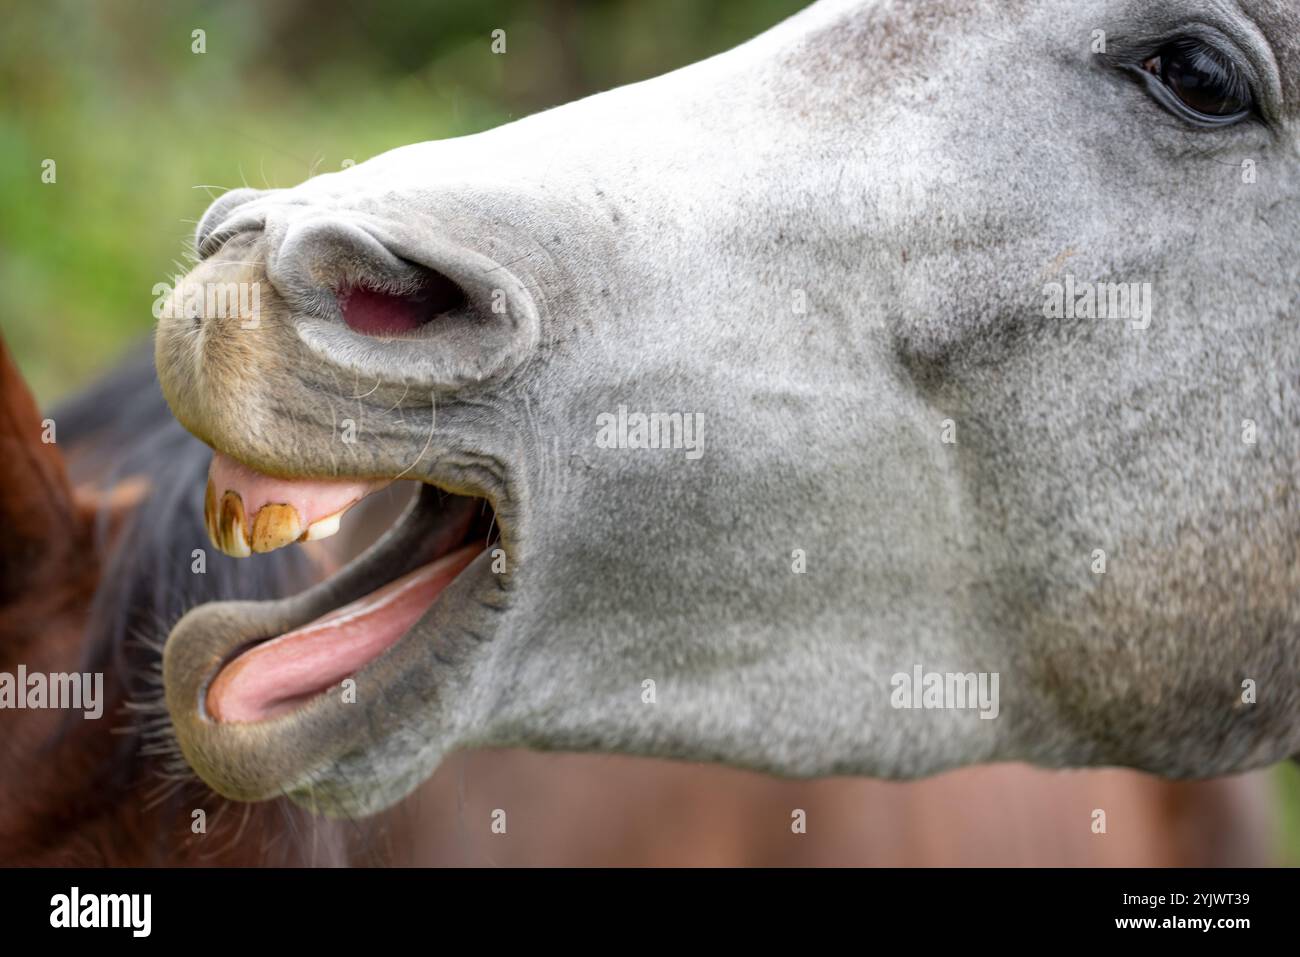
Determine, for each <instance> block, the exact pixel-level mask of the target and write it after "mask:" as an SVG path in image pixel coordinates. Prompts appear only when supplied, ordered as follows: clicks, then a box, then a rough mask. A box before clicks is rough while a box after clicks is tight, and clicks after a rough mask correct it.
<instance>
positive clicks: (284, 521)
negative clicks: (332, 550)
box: [203, 480, 346, 558]
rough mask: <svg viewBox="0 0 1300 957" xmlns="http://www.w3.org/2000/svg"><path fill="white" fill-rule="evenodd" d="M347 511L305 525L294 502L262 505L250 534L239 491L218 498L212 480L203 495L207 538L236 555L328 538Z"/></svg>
mask: <svg viewBox="0 0 1300 957" xmlns="http://www.w3.org/2000/svg"><path fill="white" fill-rule="evenodd" d="M344 511H346V510H345V509H341V510H339V511H338V512H335V513H334V514H333V515H327V516H325V517H324V518H321V519H317V520H316V521H315V522H312V523H311V525H309V526H307V527H306V528H304V527H303V524H302V517H301V516H300V515H299V514H298V510H297V509H296V508H294V507H293V506H292V505H282V504H270V505H263V506H262V507H261V508H260V509H258V510H257V514H256V515H255V516H253V528H252V533H251V535H250V533H249V530H248V523H247V519H246V516H245V515H244V500H243V499H242V498H241V497H240V495H239V493H238V492H232V491H226V492H224V493H223V494H222V495H221V496H220V498H218V497H217V490H216V487H215V486H214V485H213V484H212V481H211V480H209V481H208V487H207V490H206V492H205V493H204V497H203V522H204V525H205V526H206V527H207V530H208V538H210V539H212V544H213V545H215V546H216V547H217V548H218V549H219V550H220V551H222V552H224V553H225V554H227V555H231V556H233V557H235V558H247V557H248V556H249V555H251V554H253V553H254V552H258V553H261V552H273V551H275V550H276V549H277V548H283V547H284V546H285V545H288V544H291V543H292V542H314V541H316V540H318V539H321V538H329V537H330V536H331V535H333V534H334V533H335V532H337V531H338V530H339V521H340V519H342V517H343V512H344Z"/></svg>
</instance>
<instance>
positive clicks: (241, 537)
mask: <svg viewBox="0 0 1300 957" xmlns="http://www.w3.org/2000/svg"><path fill="white" fill-rule="evenodd" d="M388 484H389V482H388V481H384V480H380V481H364V480H358V481H352V480H315V479H279V478H272V477H271V476H267V475H264V474H262V473H259V472H257V471H255V470H253V469H251V468H249V467H247V466H245V465H243V464H242V463H239V462H237V461H235V460H234V459H232V458H230V457H229V456H226V455H224V454H222V453H220V452H218V453H216V454H215V455H214V457H213V461H212V467H211V470H210V473H209V481H208V487H207V494H206V499H205V520H206V524H207V528H208V534H209V536H210V537H211V538H212V541H213V543H214V544H216V546H217V547H218V548H219V549H220V550H221V551H223V552H225V553H226V554H229V555H234V556H236V557H245V556H248V555H249V554H251V553H253V552H268V551H272V550H274V549H276V548H280V547H284V546H286V545H289V544H291V543H293V542H298V541H315V540H317V539H321V538H326V537H328V536H330V535H333V534H334V533H336V532H337V531H338V530H339V528H340V526H341V522H342V521H343V519H344V515H345V513H346V512H347V511H348V510H349V509H351V508H352V507H353V506H354V505H356V504H357V503H358V502H360V501H361V500H362V499H363V498H365V497H366V496H367V495H370V494H372V493H374V492H376V491H378V490H380V489H382V488H384V487H386V486H387V485H388ZM497 534H498V529H497V527H496V522H495V513H494V511H493V509H492V508H491V506H490V505H488V503H487V501H486V500H485V499H479V498H473V497H470V496H462V495H453V494H451V493H448V492H443V491H441V490H439V489H437V488H435V487H434V486H431V485H425V486H423V487H422V489H421V491H420V494H419V495H418V496H417V497H416V500H415V501H414V502H413V503H412V504H411V506H410V507H409V508H408V509H407V510H406V512H405V513H404V514H403V516H402V517H401V518H400V519H399V520H398V522H397V524H396V525H395V526H394V527H393V528H392V529H390V530H389V532H388V534H386V535H385V536H384V537H383V538H382V539H381V540H380V541H379V542H377V543H376V544H375V545H374V546H373V547H372V548H370V549H369V550H368V551H366V552H365V553H363V554H362V555H361V556H359V557H357V558H356V559H355V560H354V561H352V562H351V563H349V564H348V565H347V566H345V567H344V568H343V569H342V570H340V571H339V572H337V573H336V574H335V575H333V576H331V578H330V579H327V580H326V581H325V582H323V583H322V584H321V585H320V586H317V588H315V589H312V590H311V592H310V593H309V594H318V595H320V596H321V597H320V600H318V601H313V602H309V608H308V610H307V611H306V612H305V614H307V615H310V616H311V617H309V618H306V619H305V620H302V621H296V622H292V623H291V624H292V627H290V628H288V629H287V630H284V631H281V632H280V633H278V634H274V635H272V636H270V637H267V638H263V639H260V640H254V641H252V642H251V643H249V642H245V643H243V644H241V645H240V646H239V647H238V648H237V649H235V651H234V652H233V653H232V654H230V655H229V656H228V657H227V658H226V659H225V660H224V661H222V662H221V664H220V667H219V669H218V670H217V672H216V673H215V675H213V676H212V677H211V680H210V682H209V683H208V685H207V687H206V690H205V691H204V693H202V695H201V702H202V705H201V706H202V708H203V709H204V710H205V712H206V715H207V717H208V718H210V719H211V720H213V721H216V722H219V723H247V722H257V721H264V720H267V719H270V718H276V717H279V716H282V715H285V714H288V713H290V712H293V711H295V710H297V709H299V708H301V707H302V706H304V705H305V704H307V703H308V702H310V701H311V700H312V699H313V698H316V697H318V696H320V695H324V694H327V693H329V692H330V691H331V690H332V689H337V688H339V687H340V685H341V684H342V682H343V681H344V680H345V679H347V678H348V677H350V676H353V675H355V674H356V673H357V672H358V671H360V670H361V669H363V668H365V667H366V666H367V665H369V664H370V663H372V662H374V661H375V660H376V659H378V658H379V657H381V656H382V655H383V654H384V653H385V652H386V651H388V650H389V649H390V648H392V647H393V646H394V645H396V644H397V643H398V642H399V641H400V640H401V639H402V637H403V636H404V635H405V634H407V632H409V631H410V630H411V628H412V627H413V626H414V625H415V624H416V622H418V621H419V620H420V619H421V618H422V617H423V616H424V615H425V613H427V612H428V611H429V609H430V608H431V607H432V606H433V605H434V603H435V602H436V601H437V600H438V597H439V596H440V595H441V594H442V592H443V591H444V590H445V589H446V588H447V587H448V586H449V585H450V584H451V583H452V581H454V580H455V579H456V577H457V576H458V575H460V574H461V573H462V572H464V571H465V569H466V568H467V567H468V566H469V565H470V564H471V563H472V562H473V560H474V559H475V558H476V557H478V555H479V554H481V553H482V552H483V551H484V550H485V549H486V548H488V547H489V546H490V545H491V544H492V543H493V542H494V541H495V540H496V537H497ZM295 617H300V616H295Z"/></svg>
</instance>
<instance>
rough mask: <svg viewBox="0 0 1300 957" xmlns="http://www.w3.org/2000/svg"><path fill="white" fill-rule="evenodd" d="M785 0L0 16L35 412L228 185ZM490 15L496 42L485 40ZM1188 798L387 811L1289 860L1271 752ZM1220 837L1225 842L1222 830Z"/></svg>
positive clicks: (858, 850) (589, 849)
mask: <svg viewBox="0 0 1300 957" xmlns="http://www.w3.org/2000/svg"><path fill="white" fill-rule="evenodd" d="M804 5H805V2H804V0H653V2H648V0H425V2H408V3H367V4H356V3H352V2H347V0H235V2H222V3H207V2H199V0H169V2H167V3H146V2H139V0H118V2H96V3H87V2H78V0H47V2H42V3H39V4H38V3H29V4H22V5H11V6H10V7H9V8H8V9H7V11H6V13H5V20H6V23H5V26H4V28H3V30H2V31H0V324H2V326H3V334H4V337H5V339H6V340H7V341H8V342H9V344H10V346H11V347H12V348H13V350H14V352H15V354H16V357H17V360H18V364H19V366H20V368H21V369H22V371H23V373H24V374H25V375H26V377H27V379H28V381H29V382H30V383H31V385H32V387H33V389H34V391H35V392H36V394H37V397H38V399H39V400H40V401H41V402H42V404H44V405H48V404H49V403H51V402H52V401H54V400H56V399H58V398H60V397H63V396H66V395H68V394H69V393H71V392H74V391H75V390H77V389H78V388H79V387H81V386H83V385H84V384H86V383H87V382H88V381H89V380H90V379H91V378H92V377H93V376H95V375H96V374H97V373H99V372H101V371H103V370H105V369H107V368H109V367H110V366H112V365H113V363H114V362H115V361H116V360H117V359H118V358H119V357H120V356H121V355H122V353H123V351H124V350H125V349H126V348H127V347H128V346H129V345H130V344H131V343H133V342H136V341H138V340H139V339H140V338H141V337H143V336H146V335H147V334H148V333H149V330H150V328H151V325H152V322H153V317H152V315H151V311H150V309H151V305H152V303H153V299H154V293H153V291H152V290H153V287H154V285H155V284H157V283H161V282H168V281H170V280H171V279H172V277H173V276H175V275H176V274H178V273H179V272H183V271H185V269H186V265H185V262H184V248H185V243H186V241H187V239H188V238H189V237H190V236H191V235H192V233H193V229H194V224H195V222H196V221H197V219H198V217H199V216H200V214H201V213H202V212H203V210H204V208H205V207H206V206H207V204H208V203H209V202H210V201H211V199H213V198H214V197H215V196H217V195H219V194H220V193H221V192H222V191H224V190H225V189H228V188H231V187H235V186H241V185H247V186H254V187H278V186H290V185H293V184H295V183H298V182H300V181H302V180H303V179H306V178H308V177H310V176H312V175H313V174H315V173H318V172H323V171H332V170H335V169H339V168H340V167H341V166H343V165H345V164H347V163H348V162H349V161H351V162H361V161H363V160H365V159H366V158H368V157H370V156H373V155H375V154H377V153H380V152H383V151H385V150H387V149H390V148H392V147H396V146H401V145H404V144H407V143H412V142H417V141H422V140H429V139H437V138H443V137H449V136H458V135H462V134H467V133H473V132H476V131H479V130H483V129H487V128H489V127H492V126H496V125H498V124H500V123H504V122H507V121H509V120H511V119H513V118H516V117H519V116H523V115H525V114H528V113H532V112H536V111H538V110H541V109H545V108H547V107H550V106H554V105H557V104H560V103H563V102H566V101H568V100H571V99H574V98H577V97H581V96H584V95H587V94H590V93H594V92H598V91H600V90H603V89H607V88H610V87H613V86H618V85H620V84H623V83H628V82H632V81H636V80H641V79H645V78H648V77H651V76H654V75H657V74H659V73H662V72H664V71H666V70H670V69H673V68H675V67H678V66H683V65H685V64H687V63H690V62H692V61H694V60H697V59H700V58H702V57H705V56H708V55H710V54H713V53H717V52H720V51H722V50H725V49H727V48H729V47H731V46H734V45H736V44H737V43H739V42H741V41H743V40H745V39H747V38H748V37H751V36H753V35H755V34H757V33H759V32H761V31H762V30H763V29H765V28H767V27H769V26H771V25H773V24H775V23H776V22H778V21H779V20H781V19H783V18H784V17H786V16H788V15H789V14H791V13H793V12H795V11H796V10H798V9H799V8H801V7H802V6H804ZM497 29H502V30H504V31H505V33H506V53H505V54H504V55H496V54H493V53H492V51H491V36H492V31H494V30H497ZM196 30H202V31H203V34H202V40H201V42H202V45H203V52H195V48H196V44H197V43H199V41H198V40H196V38H195V36H194V31H196ZM49 160H53V162H54V167H53V172H54V181H53V182H48V183H47V182H43V180H42V173H43V171H44V170H46V169H47V167H48V164H47V161H49ZM1199 787H1200V789H1199V790H1198V786H1189V785H1169V784H1165V783H1161V782H1155V781H1154V780H1153V779H1146V778H1143V777H1142V776H1139V775H1132V774H1128V773H1125V772H1100V773H1094V774H1083V775H1077V774H1073V775H1072V774H1067V775H1046V774H1045V773H1042V772H1031V771H1028V770H1027V769H1021V768H1010V769H1007V768H1003V769H974V770H971V771H963V772H958V773H957V774H955V775H944V776H942V777H941V778H939V779H936V780H935V781H932V782H928V783H924V784H920V785H893V784H884V783H880V782H843V781H828V782H818V783H815V784H798V783H793V782H776V781H771V780H769V779H766V778H762V777H761V776H758V775H751V774H746V773H742V772H738V771H728V770H723V769H709V768H694V767H690V766H687V765H670V764H667V763H662V762H641V761H633V760H630V759H623V758H592V757H575V756H568V757H553V756H543V755H524V754H499V755H463V756H458V757H456V758H455V759H453V761H451V762H449V766H448V767H447V768H445V769H444V770H443V771H442V772H440V773H439V775H438V778H436V779H435V781H434V782H433V783H432V784H431V785H430V786H429V788H428V789H426V790H427V793H426V794H425V796H424V797H423V798H422V799H421V800H420V801H419V802H418V803H417V804H413V805H412V806H411V807H410V808H407V809H406V816H405V818H404V820H405V821H406V824H405V825H403V826H407V825H410V826H419V827H420V828H421V829H422V830H421V833H422V834H423V835H424V836H423V837H422V838H419V839H418V841H417V843H416V844H413V845H412V846H413V847H415V850H414V851H412V853H411V855H410V861H411V862H417V863H448V862H450V863H457V862H459V863H480V864H483V863H544V862H556V863H615V862H631V863H825V862H831V863H931V864H934V863H968V864H979V863H1014V862H1030V861H1032V862H1036V863H1054V862H1055V863H1098V862H1104V863H1198V862H1202V859H1203V858H1205V857H1206V856H1208V855H1209V854H1210V853H1211V851H1210V849H1211V848H1212V846H1213V847H1217V846H1218V845H1217V843H1216V842H1221V841H1229V842H1231V841H1238V842H1239V844H1240V842H1252V841H1253V842H1255V844H1253V845H1252V847H1257V846H1259V845H1260V844H1261V843H1262V845H1263V846H1264V847H1265V850H1264V851H1263V853H1264V854H1265V856H1267V857H1268V858H1269V859H1271V860H1274V861H1277V862H1283V863H1300V772H1297V770H1296V769H1295V768H1294V766H1293V765H1287V766H1285V767H1279V768H1277V769H1275V770H1273V771H1271V772H1267V773H1265V774H1264V775H1260V776H1252V777H1250V778H1244V779H1238V780H1237V781H1234V782H1229V783H1227V784H1225V785H1215V786H1210V787H1209V788H1208V789H1207V788H1206V787H1204V786H1199ZM507 792H510V793H513V794H514V795H515V797H516V799H517V801H519V802H524V803H523V805H522V807H521V818H520V819H521V820H528V819H529V817H530V815H531V816H532V819H534V820H535V821H536V823H537V825H538V827H537V828H536V829H534V830H533V831H532V832H531V833H532V835H533V836H532V837H531V838H530V837H529V836H528V834H529V833H530V832H529V831H528V829H527V828H522V829H521V830H520V831H519V833H521V834H523V835H524V836H522V837H519V838H517V839H516V838H513V837H512V838H503V839H502V840H500V841H497V842H495V843H493V844H492V846H491V848H490V850H489V849H488V848H487V847H486V839H483V838H479V837H472V836H469V835H472V834H473V833H477V831H476V828H477V825H474V826H473V827H469V826H467V824H466V821H467V820H470V819H471V818H472V819H473V820H475V821H477V820H478V818H479V816H480V811H478V810H472V808H473V807H474V804H475V802H476V801H478V802H481V803H482V804H483V808H484V810H482V812H481V813H482V814H486V813H487V810H486V809H490V808H492V807H495V806H500V805H501V803H502V802H503V801H504V800H505V798H504V797H503V796H502V795H503V794H505V793H507ZM1106 801H1114V802H1116V803H1117V806H1128V807H1130V808H1132V809H1134V810H1133V814H1131V815H1130V816H1129V818H1128V824H1127V825H1125V824H1121V825H1120V826H1119V829H1118V836H1117V831H1116V829H1115V827H1112V831H1111V834H1110V835H1109V837H1108V840H1109V845H1108V846H1107V848H1106V850H1105V851H1099V850H1098V849H1097V847H1098V845H1097V842H1096V841H1095V840H1092V836H1091V835H1089V834H1088V832H1087V830H1086V820H1085V829H1084V830H1083V831H1082V832H1081V835H1082V842H1080V841H1079V840H1075V839H1071V838H1065V837H1062V836H1060V831H1061V830H1062V827H1063V825H1062V823H1061V822H1062V821H1063V820H1066V819H1067V816H1068V820H1070V821H1073V822H1075V823H1076V824H1077V822H1078V820H1079V818H1078V817H1077V816H1076V815H1082V816H1083V817H1084V818H1085V819H1086V816H1087V813H1088V810H1089V808H1091V807H1095V806H1098V803H1097V802H1102V803H1103V804H1104V803H1105V802H1106ZM1125 802H1128V803H1127V805H1126V804H1125ZM792 807H806V808H810V809H816V812H815V813H813V812H812V811H810V820H812V821H816V822H817V824H816V826H815V827H814V826H813V825H811V824H810V827H809V833H808V834H807V835H803V836H802V837H803V838H804V839H803V840H798V839H792V835H791V833H790V828H789V821H790V808H792ZM563 815H567V818H566V819H565V823H564V824H563V826H560V825H557V824H556V823H555V822H556V821H557V820H558V818H559V816H563ZM1243 815H1245V816H1247V817H1249V818H1250V819H1249V820H1244V821H1243V820H1241V819H1240V818H1241V817H1242V816H1243ZM1112 819H1114V816H1113V815H1112ZM448 821H451V822H452V823H451V824H450V825H448V824H447V823H446V822H448ZM1135 821H1136V822H1137V823H1134V822H1135ZM413 822H414V823H413ZM547 822H550V823H549V824H548V823H547ZM828 822H833V823H828ZM1225 822H1226V823H1225ZM1070 826H1071V827H1073V826H1074V825H1073V824H1072V825H1070ZM1229 826H1231V827H1240V831H1234V832H1233V833H1232V834H1231V835H1229V834H1228V833H1227V830H1226V828H1228V827H1229ZM1036 829H1037V830H1036ZM543 833H544V834H545V838H544V839H542V838H539V837H538V835H539V834H543ZM430 834H432V836H429V835H430ZM761 835H766V837H763V836H761ZM1112 839H1113V840H1112ZM411 840H413V841H416V840H417V839H416V838H411ZM1090 840H1092V843H1091V844H1089V841H1090ZM480 845H482V846H480ZM1197 848H1199V850H1197ZM1238 849H1239V850H1241V849H1242V848H1241V847H1238ZM1219 850H1220V851H1222V850H1223V849H1222V848H1219ZM1229 850H1230V849H1229ZM1197 854H1200V855H1201V857H1200V858H1198V857H1197V856H1196V855H1197ZM1228 856H1231V854H1230V853H1229V854H1228Z"/></svg>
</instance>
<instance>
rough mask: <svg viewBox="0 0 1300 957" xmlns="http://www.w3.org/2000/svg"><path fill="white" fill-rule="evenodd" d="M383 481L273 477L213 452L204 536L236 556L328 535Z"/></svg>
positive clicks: (381, 485)
mask: <svg viewBox="0 0 1300 957" xmlns="http://www.w3.org/2000/svg"><path fill="white" fill-rule="evenodd" d="M387 484H388V483H387V482H384V481H379V482H367V481H357V480H344V481H331V480H321V479H277V478H272V477H271V476H269V475H263V474H262V473H261V472H257V471H254V470H253V469H251V468H249V467H248V466H246V465H244V464H242V463H240V462H236V461H235V460H234V459H232V458H230V457H229V456H226V455H222V454H221V453H220V452H217V453H215V454H214V455H213V456H212V467H211V468H210V469H209V470H208V490H207V496H206V502H205V506H204V519H205V521H206V523H207V527H208V536H209V537H210V538H211V539H212V543H213V544H214V545H216V546H217V548H219V549H220V550H221V551H223V552H225V553H226V554H227V555H234V556H236V557H243V556H245V555H248V554H250V553H251V552H269V551H273V550H274V549H277V548H280V547H282V546H284V545H288V544H290V543H291V542H296V541H299V540H301V541H314V540H315V539H318V538H327V537H328V536H330V535H333V534H334V533H335V532H337V531H338V530H339V520H340V519H341V518H342V516H343V513H344V512H345V511H347V510H348V508H350V507H351V506H353V505H355V504H356V503H357V502H359V501H360V500H361V499H362V498H364V497H365V496H367V495H369V494H370V493H371V492H373V491H375V490H377V489H379V488H382V487H383V486H385V485H387Z"/></svg>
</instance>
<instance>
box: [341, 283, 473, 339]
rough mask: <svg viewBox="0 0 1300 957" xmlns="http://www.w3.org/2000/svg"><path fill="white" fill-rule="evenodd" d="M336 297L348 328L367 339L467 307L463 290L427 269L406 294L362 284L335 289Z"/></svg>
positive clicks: (396, 332)
mask: <svg viewBox="0 0 1300 957" xmlns="http://www.w3.org/2000/svg"><path fill="white" fill-rule="evenodd" d="M337 298H338V303H339V310H340V311H341V312H342V313H343V321H344V322H346V323H347V324H348V328H349V329H352V330H354V331H355V332H360V333H363V334H364V335H368V336H390V335H399V334H401V333H404V332H412V331H414V330H416V329H418V328H420V327H421V326H423V325H425V324H426V323H428V322H430V321H432V320H433V319H435V318H437V317H438V316H443V315H447V314H448V313H452V312H457V311H459V310H462V309H464V308H466V306H468V304H469V300H468V298H467V297H466V295H465V290H463V289H461V287H460V286H458V285H457V284H456V283H454V282H452V281H451V280H450V279H448V278H447V277H446V276H444V275H442V274H441V273H437V272H434V271H432V270H427V269H426V270H422V275H421V276H420V279H419V282H418V284H417V285H416V286H415V288H414V289H412V290H410V291H405V292H391V291H386V290H382V289H375V288H372V287H369V286H366V285H365V284H364V283H362V284H358V285H353V286H349V287H346V288H344V289H341V290H339V292H338V293H337Z"/></svg>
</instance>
